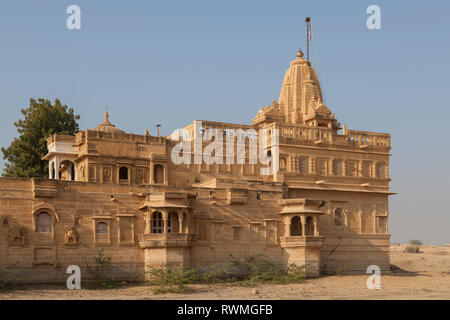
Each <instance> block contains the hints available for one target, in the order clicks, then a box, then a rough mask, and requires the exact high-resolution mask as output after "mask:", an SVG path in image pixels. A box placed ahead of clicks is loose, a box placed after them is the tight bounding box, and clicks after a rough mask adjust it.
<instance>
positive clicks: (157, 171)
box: [153, 164, 164, 183]
mask: <svg viewBox="0 0 450 320" xmlns="http://www.w3.org/2000/svg"><path fill="white" fill-rule="evenodd" d="M153 180H154V183H164V167H163V166H162V165H160V164H156V165H155V166H154V167H153Z"/></svg>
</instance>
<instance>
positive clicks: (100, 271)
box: [86, 248, 126, 289]
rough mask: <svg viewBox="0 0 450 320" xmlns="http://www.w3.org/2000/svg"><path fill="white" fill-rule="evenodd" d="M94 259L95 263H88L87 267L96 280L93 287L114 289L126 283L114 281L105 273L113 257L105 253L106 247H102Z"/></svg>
mask: <svg viewBox="0 0 450 320" xmlns="http://www.w3.org/2000/svg"><path fill="white" fill-rule="evenodd" d="M94 259H95V265H94V266H93V267H91V266H90V265H89V264H88V263H86V268H87V269H88V271H89V273H90V274H91V276H92V278H93V280H94V283H93V286H92V289H114V288H117V287H118V286H121V285H124V284H126V282H125V281H114V280H111V279H107V278H106V276H105V273H106V271H107V270H108V268H109V267H110V265H111V261H112V258H111V256H110V255H107V254H106V253H105V248H101V249H100V250H99V251H98V253H97V256H95V258H94Z"/></svg>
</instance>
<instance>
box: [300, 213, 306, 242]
mask: <svg viewBox="0 0 450 320" xmlns="http://www.w3.org/2000/svg"><path fill="white" fill-rule="evenodd" d="M300 221H301V223H302V236H303V237H304V236H306V234H305V231H306V217H305V216H301V217H300Z"/></svg>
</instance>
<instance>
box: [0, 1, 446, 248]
mask: <svg viewBox="0 0 450 320" xmlns="http://www.w3.org/2000/svg"><path fill="white" fill-rule="evenodd" d="M71 4H76V5H79V6H80V7H81V13H82V16H81V20H82V22H81V28H82V29H81V30H68V29H67V28H66V19H67V17H68V14H66V8H67V7H68V6H69V5H71ZM371 4H377V5H379V6H380V7H381V25H382V30H372V31H370V30H368V29H367V28H366V19H367V16H368V15H367V14H366V8H367V7H368V6H369V5H371ZM306 16H311V17H312V22H313V38H314V42H315V45H316V55H315V59H313V63H314V66H315V67H316V68H317V69H318V71H319V75H320V78H321V82H322V86H323V90H324V94H325V98H326V102H327V104H328V106H329V108H330V109H331V110H332V111H333V112H334V113H335V114H336V116H337V118H338V119H339V120H340V121H341V123H346V124H347V126H348V127H349V128H351V129H361V130H369V131H378V132H389V133H391V134H392V146H393V148H392V154H393V155H392V157H391V167H390V172H391V177H392V180H393V181H392V183H391V188H392V190H393V191H394V192H398V195H395V196H392V197H391V200H390V232H391V233H392V242H405V241H408V240H410V239H413V238H419V239H422V240H423V241H425V242H426V243H432V244H442V243H444V242H450V236H449V234H450V232H449V227H450V212H449V206H448V199H447V197H449V195H450V194H449V193H450V192H449V185H448V183H449V182H450V165H449V159H450V151H449V125H448V122H449V118H450V112H449V101H450V99H449V96H450V94H449V93H450V81H449V80H450V79H449V78H450V62H449V59H450V22H449V21H450V2H449V1H448V0H441V1H298V0H297V1H261V0H260V1H212V0H209V1H164V2H163V1H158V2H157V1H124V0H122V1H106V0H104V1H101V0H96V1H92V0H89V1H88V0H73V1H62V0H53V1H49V0H39V1H23V0H14V1H12V0H8V1H6V0H3V1H1V2H0V37H1V41H0V108H1V111H2V113H1V118H0V132H1V135H0V145H1V146H7V145H9V143H10V141H11V140H12V139H13V137H14V136H16V134H17V133H16V130H15V127H14V125H13V123H14V121H16V120H17V119H18V118H19V117H20V111H19V110H20V108H23V107H26V106H27V104H28V101H29V98H30V97H34V98H39V97H44V98H48V99H51V100H54V99H55V98H59V99H61V101H62V103H64V104H67V105H69V106H71V107H73V108H74V109H75V111H76V112H77V113H78V114H80V115H81V119H80V122H79V123H80V128H81V129H85V128H93V127H95V126H96V125H97V124H98V123H100V122H101V121H102V119H103V112H104V108H105V107H109V108H110V120H111V121H112V122H113V123H115V124H116V125H117V126H118V127H120V128H121V129H123V130H125V131H128V132H135V133H144V131H145V128H148V129H149V130H150V133H153V134H155V128H154V126H155V124H157V123H162V124H163V127H162V133H163V134H169V133H170V132H172V130H174V129H176V128H179V127H181V126H183V125H186V124H188V123H190V122H191V121H192V120H194V119H206V120H217V121H226V122H237V123H249V122H250V119H251V117H253V116H254V115H255V113H256V111H257V110H258V108H260V107H262V106H264V105H266V104H267V103H269V102H270V101H271V100H272V99H278V94H279V90H280V86H281V82H282V78H283V75H284V72H285V71H286V69H287V68H288V66H289V62H290V61H291V60H292V59H293V58H294V57H295V53H296V51H297V49H298V47H302V48H303V49H304V47H305V31H304V29H305V27H304V19H305V17H306ZM1 165H2V166H3V162H2V163H1Z"/></svg>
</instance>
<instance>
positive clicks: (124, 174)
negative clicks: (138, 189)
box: [119, 166, 128, 180]
mask: <svg viewBox="0 0 450 320" xmlns="http://www.w3.org/2000/svg"><path fill="white" fill-rule="evenodd" d="M119 180H128V167H125V166H122V167H120V168H119Z"/></svg>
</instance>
